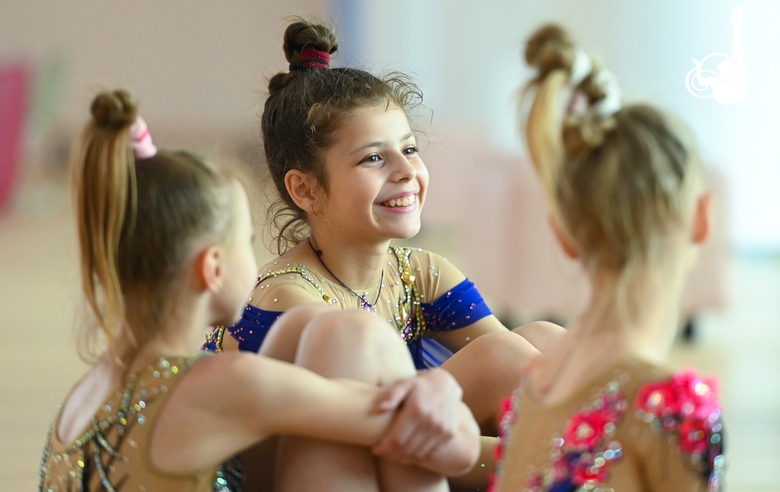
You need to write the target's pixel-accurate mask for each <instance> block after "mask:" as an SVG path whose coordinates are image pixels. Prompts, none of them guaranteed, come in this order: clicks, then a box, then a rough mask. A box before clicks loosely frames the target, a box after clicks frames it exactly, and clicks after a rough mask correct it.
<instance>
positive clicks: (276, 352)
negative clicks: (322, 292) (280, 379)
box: [259, 304, 333, 362]
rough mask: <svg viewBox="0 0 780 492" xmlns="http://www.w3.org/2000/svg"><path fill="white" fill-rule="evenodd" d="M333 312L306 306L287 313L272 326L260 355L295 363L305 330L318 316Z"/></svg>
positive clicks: (313, 305) (327, 308)
mask: <svg viewBox="0 0 780 492" xmlns="http://www.w3.org/2000/svg"><path fill="white" fill-rule="evenodd" d="M332 310H333V308H332V307H329V306H327V305H323V304H304V305H302V306H296V307H294V308H292V309H289V310H287V311H285V312H284V314H282V315H281V316H279V319H277V320H276V321H275V322H274V323H273V325H272V326H271V329H270V330H269V331H268V334H267V335H266V337H265V340H263V344H262V346H261V347H260V352H259V353H260V354H261V355H265V356H266V357H272V358H274V359H278V360H283V361H286V362H293V361H294V360H295V352H296V350H297V348H298V343H299V342H300V339H301V334H302V333H303V330H304V328H306V326H307V325H308V324H309V323H310V322H311V321H312V320H313V319H315V318H316V317H317V316H320V315H322V314H323V313H325V312H328V311H332Z"/></svg>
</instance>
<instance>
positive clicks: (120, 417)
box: [39, 352, 240, 492]
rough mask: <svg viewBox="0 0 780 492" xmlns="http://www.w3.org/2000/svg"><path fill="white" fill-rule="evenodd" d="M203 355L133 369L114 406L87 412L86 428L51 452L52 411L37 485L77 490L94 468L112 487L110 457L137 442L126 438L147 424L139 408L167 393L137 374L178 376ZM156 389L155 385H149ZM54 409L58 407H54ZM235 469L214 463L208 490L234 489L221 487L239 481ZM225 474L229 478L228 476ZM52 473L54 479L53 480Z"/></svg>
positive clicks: (112, 490)
mask: <svg viewBox="0 0 780 492" xmlns="http://www.w3.org/2000/svg"><path fill="white" fill-rule="evenodd" d="M205 355H206V353H205V352H202V353H199V354H197V355H195V356H192V357H189V358H186V359H181V360H177V361H173V360H169V359H166V358H160V359H158V360H157V362H156V363H154V364H152V365H150V366H148V367H147V368H146V369H145V370H143V371H139V372H138V373H136V374H133V375H132V376H131V377H130V378H129V380H128V382H127V384H126V386H125V389H124V391H123V392H122V394H121V398H120V403H119V405H118V406H117V407H116V412H115V413H112V414H111V415H110V416H108V417H106V418H102V419H99V418H98V417H97V416H95V417H93V419H92V423H91V425H90V427H89V429H88V430H87V431H86V432H85V433H84V434H82V435H81V436H80V437H79V438H78V439H76V440H75V441H74V442H73V443H72V444H71V445H70V446H68V447H67V448H66V449H65V450H64V451H62V452H59V453H57V454H55V455H52V438H53V435H54V431H55V426H56V422H57V417H56V416H55V418H54V421H53V422H52V424H51V426H50V428H49V434H48V439H47V443H46V446H45V447H44V451H43V457H42V460H41V468H40V483H39V490H41V491H56V490H62V491H66V490H69V491H70V490H72V491H79V492H83V491H84V490H86V489H87V487H88V482H89V480H90V478H91V477H92V475H93V474H94V473H97V474H98V476H99V478H100V482H101V486H102V487H103V490H106V491H108V492H115V491H117V490H118V489H119V487H118V486H117V484H114V483H112V482H111V479H110V473H111V467H112V465H111V463H115V462H116V461H117V460H118V461H126V460H127V457H126V456H124V455H123V454H122V453H121V450H122V448H123V446H125V445H128V446H130V447H135V446H137V444H136V443H135V441H133V440H132V439H128V438H127V436H128V433H129V430H130V429H131V428H132V426H134V425H147V423H148V422H147V419H146V417H145V416H144V410H145V409H146V408H147V407H148V406H149V405H151V404H153V403H154V402H155V400H156V399H157V398H159V397H160V396H162V395H163V394H165V393H167V391H168V384H171V383H168V384H162V385H160V386H159V388H157V387H155V388H153V389H147V388H145V387H143V386H141V385H139V384H138V383H139V379H140V374H141V373H143V372H150V373H151V374H152V377H154V378H155V379H160V380H166V379H170V378H173V377H175V376H181V375H183V374H184V373H186V371H187V370H188V369H189V367H191V366H192V364H194V363H195V362H197V361H198V360H200V359H201V358H202V357H204V356H205ZM155 390H157V391H155ZM104 408H105V410H107V411H111V410H113V408H112V403H110V400H109V403H107V404H106V405H105V407H104ZM58 414H59V412H58ZM114 429H115V430H116V436H115V439H114V440H115V441H116V442H113V443H111V442H109V440H108V437H107V436H108V435H109V433H110V432H111V431H113V430H114ZM54 461H56V462H57V463H65V464H66V466H67V467H68V468H69V471H68V472H67V473H66V474H65V475H62V476H58V477H52V476H51V472H50V466H51V465H52V463H53V462H54ZM236 470H237V471H238V472H239V473H240V466H239V467H238V468H237V467H235V466H234V465H233V464H232V463H226V465H223V467H222V468H220V471H219V472H218V473H217V476H215V482H214V490H215V491H220V492H228V491H230V492H234V491H237V490H240V489H236V488H225V487H228V486H233V484H235V483H239V484H240V475H239V476H238V482H236V481H235V478H234V477H233V476H232V475H231V474H232V473H234V472H235V471H236ZM228 475H230V477H229V478H230V480H229V481H228V478H226V477H228ZM55 478H56V479H57V480H58V481H59V482H60V484H59V485H58V484H56V483H53V481H54V480H55ZM217 485H219V487H217Z"/></svg>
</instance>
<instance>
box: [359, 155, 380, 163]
mask: <svg viewBox="0 0 780 492" xmlns="http://www.w3.org/2000/svg"><path fill="white" fill-rule="evenodd" d="M364 162H367V163H376V162H382V157H381V156H380V155H379V154H371V155H369V156H366V157H365V158H363V160H362V161H360V163H361V164H363V163H364Z"/></svg>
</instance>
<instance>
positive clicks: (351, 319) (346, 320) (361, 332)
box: [302, 309, 400, 350]
mask: <svg viewBox="0 0 780 492" xmlns="http://www.w3.org/2000/svg"><path fill="white" fill-rule="evenodd" d="M303 339H305V341H306V342H305V343H307V344H316V345H317V346H320V347H327V346H330V347H333V346H337V347H338V346H349V347H351V348H352V349H353V350H357V349H368V348H381V347H383V346H385V345H387V344H388V343H391V342H390V340H394V341H396V342H400V337H399V336H398V334H397V333H396V332H395V330H394V329H393V328H392V327H391V326H390V325H389V324H388V323H387V322H385V321H383V320H382V319H381V318H379V317H378V316H376V315H374V314H371V313H367V312H365V311H361V310H357V309H355V310H348V311H340V310H333V309H331V310H328V311H326V312H320V313H319V314H318V315H317V316H316V317H314V318H312V319H311V320H310V321H309V322H308V323H307V325H306V327H305V329H304V332H303V335H302V340H303Z"/></svg>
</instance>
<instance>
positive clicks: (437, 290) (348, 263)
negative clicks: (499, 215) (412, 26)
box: [206, 21, 560, 485]
mask: <svg viewBox="0 0 780 492" xmlns="http://www.w3.org/2000/svg"><path fill="white" fill-rule="evenodd" d="M283 47H284V53H285V56H286V58H287V60H288V62H289V63H290V66H289V71H288V72H282V73H278V74H276V75H275V76H274V77H272V78H271V79H270V81H269V84H268V92H269V96H268V99H267V100H266V102H265V108H264V112H263V115H262V136H263V144H264V149H265V155H266V160H267V163H268V168H269V171H270V176H271V178H272V179H273V183H274V185H275V187H276V191H277V192H278V194H279V197H278V199H277V201H276V203H275V204H274V207H273V209H272V210H273V212H274V213H273V219H274V222H275V225H276V226H277V228H278V234H277V235H276V241H277V246H278V249H279V253H280V254H281V256H279V257H278V258H277V259H276V260H274V261H272V262H270V263H269V264H268V265H266V266H265V267H264V268H263V269H262V270H261V274H260V277H259V279H258V283H257V288H256V289H255V291H254V293H253V295H252V298H251V300H250V305H249V306H247V308H246V310H245V312H244V315H243V318H242V320H241V321H240V322H239V323H237V324H235V325H232V326H228V327H220V328H217V329H215V330H214V332H213V333H212V334H211V335H210V336H209V338H208V339H207V343H206V348H208V349H210V350H217V351H220V350H223V349H235V348H238V349H240V350H246V351H251V352H257V351H258V350H260V353H262V354H264V355H268V356H271V357H275V358H279V359H281V360H288V361H290V360H292V357H293V356H294V354H295V352H296V346H297V340H298V338H297V333H295V332H294V331H289V330H280V329H274V330H272V331H271V335H269V336H268V338H267V339H266V334H267V333H268V332H269V329H270V327H271V325H272V323H273V322H274V320H276V319H277V318H278V317H279V316H280V315H281V314H282V313H283V312H285V311H286V310H288V309H290V308H292V307H294V306H298V305H301V304H310V303H319V304H328V305H331V306H334V307H337V308H340V309H363V310H366V311H369V312H374V313H376V314H377V315H378V316H379V317H381V318H382V319H383V320H387V322H389V323H390V324H392V325H393V326H395V328H396V330H397V331H398V333H399V334H400V336H401V337H402V338H403V339H404V340H405V341H406V343H407V345H408V347H409V350H410V352H411V353H412V356H413V358H414V361H415V365H416V366H417V368H418V369H423V368H428V367H436V366H439V365H441V364H442V363H443V362H444V361H447V362H444V365H443V367H445V368H447V370H448V371H450V372H451V373H452V374H453V375H454V376H455V377H456V379H457V380H458V382H459V383H460V384H461V386H462V387H463V390H464V396H463V399H464V402H466V404H467V405H468V406H469V408H470V409H471V410H472V412H473V413H474V416H475V418H476V420H477V422H478V423H479V424H480V426H481V427H482V429H483V432H485V433H487V434H489V435H493V436H495V435H496V433H497V422H496V421H495V418H494V416H495V412H494V409H495V408H497V407H498V406H499V402H500V401H501V400H502V399H503V398H505V397H506V396H507V395H509V394H510V393H511V391H512V389H513V388H514V387H515V386H516V384H517V383H518V381H519V375H520V370H519V369H520V367H521V366H522V363H523V361H525V360H528V359H529V358H530V357H531V356H533V355H535V354H536V353H537V351H536V350H535V349H534V347H533V346H532V345H531V344H529V343H528V342H527V341H526V339H524V338H523V337H520V336H517V335H516V334H512V333H510V332H508V331H507V329H506V328H504V327H503V326H502V325H501V323H499V321H498V320H497V319H496V317H495V316H493V315H492V314H491V312H490V309H489V308H488V307H487V305H486V304H485V302H484V301H483V299H482V297H481V296H480V294H479V292H478V291H477V289H476V287H475V286H474V284H473V283H472V282H470V281H469V280H468V279H466V278H465V277H464V275H463V274H462V273H461V272H460V271H458V270H457V269H456V268H455V267H454V266H453V265H451V264H450V263H449V262H447V261H446V260H444V259H443V258H441V257H440V256H438V255H436V254H433V253H430V252H428V251H423V250H419V249H410V248H403V247H397V246H391V245H390V241H391V240H392V239H406V238H410V237H412V236H414V235H415V234H416V233H417V232H418V230H419V228H420V213H421V211H422V208H423V205H424V203H425V197H426V192H427V189H428V172H427V170H426V168H425V165H424V164H423V161H422V160H421V159H420V156H419V152H418V148H417V141H416V136H415V132H414V131H413V130H412V129H411V127H410V124H409V118H408V113H409V111H411V110H412V109H413V108H414V107H415V106H416V105H418V104H419V103H420V100H421V97H422V96H421V94H420V92H419V90H418V88H417V87H416V86H415V85H414V84H413V83H412V82H411V81H410V80H409V79H408V78H406V77H405V76H403V75H401V74H392V75H390V76H388V77H385V78H380V77H376V76H374V75H372V74H370V73H367V72H365V71H363V70H358V69H354V68H330V65H329V63H330V56H331V54H333V53H334V52H335V51H336V49H337V43H336V38H335V34H334V33H333V32H332V31H331V30H330V29H328V28H326V27H324V26H322V25H314V24H309V23H306V22H303V21H298V22H294V23H292V24H291V25H290V26H289V27H288V28H287V30H286V32H285V35H284V45H283ZM466 198H467V199H468V198H469V197H466ZM556 328H557V329H558V330H560V328H559V327H555V326H553V325H548V324H537V325H533V326H530V327H527V328H525V332H524V335H528V338H529V340H531V341H534V343H538V342H536V341H537V340H539V341H541V340H542V339H543V338H544V337H545V336H547V334H548V333H552V334H555V333H556ZM226 333H227V336H226ZM485 335H489V336H485ZM478 337H479V339H478ZM470 342H471V343H472V344H474V346H473V347H471V346H469V347H467V345H468V344H470ZM261 345H262V349H261ZM464 347H466V348H468V350H465V349H464ZM461 349H464V350H461ZM453 352H458V353H457V354H456V355H455V356H454V357H452V358H449V357H450V356H451V355H452V353H453ZM448 358H449V360H448ZM415 402H418V403H419V405H420V406H421V407H425V405H426V404H427V399H426V398H425V397H421V398H419V399H416V400H415ZM406 408H407V409H410V408H411V409H414V408H416V407H415V406H413V405H407V407H406ZM342 456H343V454H342ZM488 456H489V454H488ZM369 458H370V457H368V456H366V457H365V459H366V460H368V459H369ZM353 462H355V463H356V462H359V460H358V458H357V457H356V458H355V459H354V460H353ZM481 463H486V466H485V468H487V466H488V465H489V463H487V462H486V461H482V462H481ZM479 469H481V470H484V468H483V467H479ZM483 480H484V485H487V476H485V477H484V479H483Z"/></svg>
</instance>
